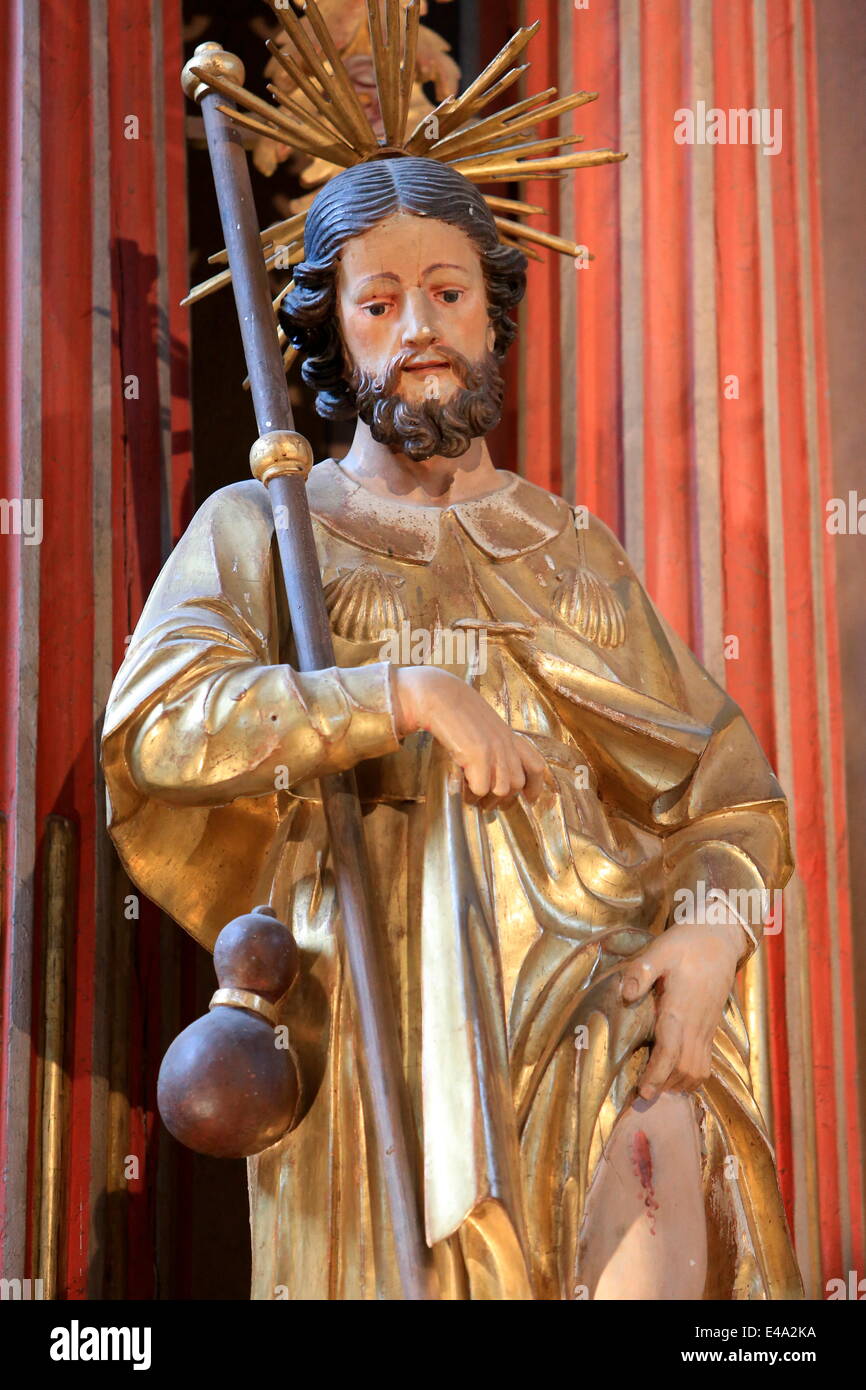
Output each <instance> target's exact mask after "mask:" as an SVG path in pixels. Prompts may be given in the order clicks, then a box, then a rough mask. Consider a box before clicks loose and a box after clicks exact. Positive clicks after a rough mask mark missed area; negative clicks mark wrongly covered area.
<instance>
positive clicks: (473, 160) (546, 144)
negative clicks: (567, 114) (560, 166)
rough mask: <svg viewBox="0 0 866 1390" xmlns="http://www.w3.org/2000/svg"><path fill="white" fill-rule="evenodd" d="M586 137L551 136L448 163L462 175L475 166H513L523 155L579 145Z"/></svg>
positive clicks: (467, 156)
mask: <svg viewBox="0 0 866 1390" xmlns="http://www.w3.org/2000/svg"><path fill="white" fill-rule="evenodd" d="M585 138H586V137H585V136H583V135H551V136H550V138H549V139H548V140H527V141H526V142H525V143H524V144H522V145H506V146H505V148H504V149H501V150H497V149H492V150H485V152H484V153H483V154H472V155H466V156H460V157H459V158H457V159H454V160H451V159H449V160H448V161H447V162H448V163H449V164H450V165H451V166H452V168H454V169H458V170H459V171H460V172H461V173H462V171H463V170H464V169H468V168H471V167H472V165H473V164H497V163H504V164H513V163H514V161H515V159H520V158H521V157H522V156H523V155H529V154H542V153H543V152H544V151H545V150H556V149H559V147H560V146H561V145H579V144H581V143H582V142H583V140H584V139H585Z"/></svg>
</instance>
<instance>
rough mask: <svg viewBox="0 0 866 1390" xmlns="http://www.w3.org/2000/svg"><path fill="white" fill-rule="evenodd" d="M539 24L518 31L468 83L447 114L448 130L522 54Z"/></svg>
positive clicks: (537, 22)
mask: <svg viewBox="0 0 866 1390" xmlns="http://www.w3.org/2000/svg"><path fill="white" fill-rule="evenodd" d="M540 23H541V20H540V19H537V20H536V21H535V23H534V24H530V25H529V26H528V28H524V29H518V31H517V33H516V34H514V35H513V36H512V37H511V38H510V39H509V40H508V42H507V43H506V44H503V46H502V48H501V49H500V50H499V52H498V53H497V55H496V57H495V58H494V59H493V60H492V62H490V63H488V64H487V67H486V68H484V70H483V72H480V73H479V74H478V76H477V77H476V79H475V81H474V82H470V84H469V86H468V87H467V88H466V91H465V92H461V93H460V96H459V97H458V98H457V100H456V102H455V103H454V107H453V108H452V110H451V111H449V113H448V123H449V129H451V130H453V129H454V125H455V119H454V118H455V117H456V116H458V115H459V114H462V113H464V112H466V111H467V110H468V109H469V108H471V107H472V105H473V104H474V102H476V101H477V100H478V99H479V98H480V97H481V96H482V94H484V93H486V92H487V89H488V88H489V87H491V86H492V84H493V83H494V82H495V81H496V80H497V79H498V78H499V76H500V75H501V74H502V73H503V72H504V71H505V69H506V68H507V67H508V65H509V63H510V62H511V60H512V58H516V57H517V55H518V53H522V52H523V50H524V48H525V47H526V45H527V44H528V43H529V40H530V39H531V38H532V36H533V34H534V33H535V32H536V31H537V29H538V26H539V25H540ZM445 133H446V134H447V132H445Z"/></svg>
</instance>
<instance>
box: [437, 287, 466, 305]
mask: <svg viewBox="0 0 866 1390" xmlns="http://www.w3.org/2000/svg"><path fill="white" fill-rule="evenodd" d="M462 293H463V291H462V290H443V291H442V295H443V298H444V299H445V303H446V304H456V303H457V302H458V300H459V299H460V296H461V295H462ZM448 295H453V296H454V298H453V299H449V298H448Z"/></svg>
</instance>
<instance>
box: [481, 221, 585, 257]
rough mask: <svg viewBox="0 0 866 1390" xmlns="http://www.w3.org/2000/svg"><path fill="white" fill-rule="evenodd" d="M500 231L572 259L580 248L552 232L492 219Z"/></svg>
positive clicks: (518, 223) (520, 223) (519, 223)
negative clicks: (559, 252)
mask: <svg viewBox="0 0 866 1390" xmlns="http://www.w3.org/2000/svg"><path fill="white" fill-rule="evenodd" d="M494 221H495V222H496V225H497V227H498V228H499V229H500V231H503V232H505V234H506V236H510V237H517V238H518V240H520V241H532V242H535V244H536V246H546V247H547V248H548V250H550V251H561V252H562V253H563V255H566V256H571V257H572V258H573V257H574V256H576V255H577V254H578V252H579V251H580V247H579V246H578V245H577V243H576V242H573V241H568V240H567V239H566V238H565V237H561V236H555V235H554V234H553V232H542V231H538V230H536V228H535V227H525V226H524V225H523V223H522V222H512V221H511V219H510V218H508V217H496V218H494Z"/></svg>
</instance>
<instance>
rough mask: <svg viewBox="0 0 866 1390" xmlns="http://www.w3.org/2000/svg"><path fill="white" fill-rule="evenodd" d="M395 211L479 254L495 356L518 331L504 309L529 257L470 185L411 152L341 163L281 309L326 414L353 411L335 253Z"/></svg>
mask: <svg viewBox="0 0 866 1390" xmlns="http://www.w3.org/2000/svg"><path fill="white" fill-rule="evenodd" d="M398 212H409V213H414V214H415V215H416V216H418V217H435V218H437V219H438V220H439V221H440V222H447V223H449V224H450V225H451V226H453V227H459V228H460V230H461V231H463V232H465V233H466V235H467V236H468V237H470V238H471V239H472V241H473V242H474V243H475V246H476V247H477V249H478V252H479V255H480V257H481V267H482V270H483V273H484V282H485V286H486V290H487V306H488V313H489V315H490V322H491V324H492V325H493V330H494V335H495V336H494V344H493V354H494V356H495V357H497V358H500V359H501V358H503V357H504V356H505V353H506V352H507V350H508V348H509V346H510V344H511V343H512V341H513V340H514V336H515V334H516V332H517V325H516V323H515V322H514V320H513V319H512V318H510V317H509V310H511V309H513V308H514V307H515V306H516V305H517V304H519V303H520V301H521V299H522V298H523V295H524V292H525V290H526V266H527V260H526V257H525V256H524V254H523V252H522V251H520V250H518V248H517V247H515V246H506V245H504V244H503V243H502V242H501V241H500V240H499V233H498V231H497V228H496V223H495V222H494V220H493V215H492V213H491V211H490V209H489V208H488V206H487V204H486V202H485V201H484V199H483V198H482V196H481V194H480V193H479V192H478V189H477V188H476V187H475V185H474V184H472V183H470V182H469V180H468V179H466V178H464V177H463V175H462V174H460V173H458V172H457V170H456V169H452V168H451V167H450V166H449V165H447V164H443V163H441V162H440V161H439V160H435V159H420V158H416V157H414V156H411V155H403V156H399V155H397V156H391V157H389V158H386V159H375V160H370V161H368V162H367V163H363V164H356V165H354V166H353V167H352V168H350V169H345V170H344V171H343V172H342V173H340V174H337V175H336V176H335V177H334V178H332V179H331V180H330V182H329V183H327V184H326V185H325V187H324V188H323V189H322V190H321V192H320V193H319V194H318V195H317V197H316V198H315V200H314V202H313V203H312V206H311V207H310V210H309V212H308V213H307V217H306V222H305V225H304V252H305V259H304V260H303V261H301V262H300V264H299V265H297V266H296V267H295V272H294V288H293V289H292V290H291V292H290V293H289V294H287V295H286V297H285V299H284V300H283V301H282V304H281V305H280V308H279V311H278V313H279V321H280V324H281V326H282V328H283V330H284V332H285V334H286V336H287V338H288V339H289V342H290V343H291V344H292V345H293V346H294V347H296V348H298V349H300V351H301V352H302V353H303V354H304V361H303V364H302V367H301V376H302V377H303V380H304V381H305V383H306V384H307V386H309V387H311V388H312V389H313V390H314V391H315V392H316V410H317V411H318V413H319V415H322V416H324V418H325V419H326V420H342V419H346V418H348V417H351V416H353V415H355V414H357V405H356V399H355V391H354V389H353V387H352V385H351V384H350V382H349V381H348V380H347V378H346V375H345V372H346V362H345V359H344V355H343V344H342V340H341V337H340V329H339V323H338V319H337V296H336V281H337V265H338V261H337V257H338V254H339V252H340V251H341V250H342V248H343V246H344V245H345V244H346V242H347V241H349V240H350V239H351V238H352V237H356V236H360V235H361V234H362V233H363V232H369V231H371V230H372V228H373V227H376V226H378V224H379V223H380V222H383V221H384V220H385V218H386V217H391V216H392V215H393V214H394V213H398Z"/></svg>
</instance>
